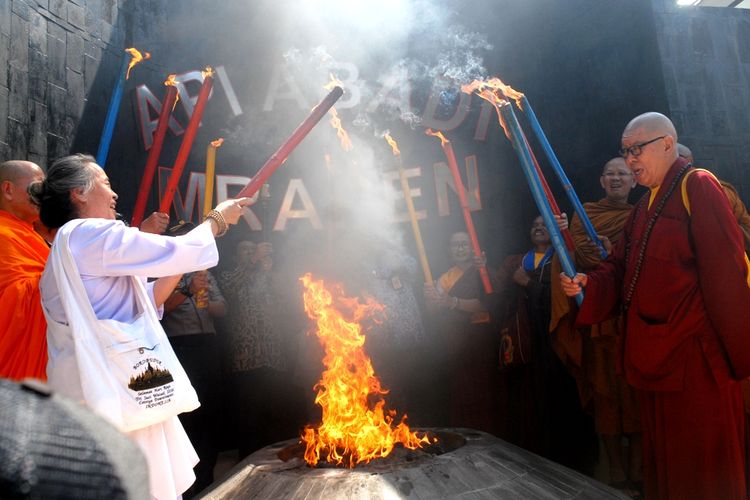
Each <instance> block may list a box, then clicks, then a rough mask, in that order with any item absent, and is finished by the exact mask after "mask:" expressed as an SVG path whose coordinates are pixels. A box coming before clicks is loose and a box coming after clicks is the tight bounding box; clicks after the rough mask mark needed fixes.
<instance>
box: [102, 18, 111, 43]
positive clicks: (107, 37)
mask: <svg viewBox="0 0 750 500" xmlns="http://www.w3.org/2000/svg"><path fill="white" fill-rule="evenodd" d="M100 28H101V32H102V41H103V42H104V43H108V44H112V43H114V40H113V39H112V35H113V34H114V28H113V27H112V25H111V24H109V23H108V22H107V21H102V22H101V24H100Z"/></svg>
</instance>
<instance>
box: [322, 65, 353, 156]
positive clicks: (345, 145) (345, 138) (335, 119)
mask: <svg viewBox="0 0 750 500" xmlns="http://www.w3.org/2000/svg"><path fill="white" fill-rule="evenodd" d="M329 76H330V78H331V81H330V82H328V83H326V84H325V85H323V88H324V89H326V90H328V91H331V90H333V88H334V87H341V88H344V84H343V83H341V81H340V80H339V79H338V78H336V76H335V75H334V74H333V73H329ZM329 113H331V121H330V122H329V123H330V124H331V126H332V127H333V128H334V129H336V136H337V137H338V138H339V141H341V149H343V150H344V151H351V150H352V148H353V147H354V146H353V145H352V141H351V139H350V138H349V134H347V133H346V130H344V127H343V125H341V119H340V118H339V114H338V112H337V111H336V109H335V108H333V107H332V108H331V109H330V110H329Z"/></svg>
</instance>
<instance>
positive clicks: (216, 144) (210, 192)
mask: <svg viewBox="0 0 750 500" xmlns="http://www.w3.org/2000/svg"><path fill="white" fill-rule="evenodd" d="M223 143H224V139H222V138H219V139H216V140H215V141H211V143H210V144H209V145H208V149H207V150H206V189H205V190H204V192H203V215H204V216H205V215H206V214H207V213H208V212H210V211H211V209H212V208H213V206H212V205H213V197H214V177H215V172H216V150H217V149H219V148H220V147H221V145H222V144H223Z"/></svg>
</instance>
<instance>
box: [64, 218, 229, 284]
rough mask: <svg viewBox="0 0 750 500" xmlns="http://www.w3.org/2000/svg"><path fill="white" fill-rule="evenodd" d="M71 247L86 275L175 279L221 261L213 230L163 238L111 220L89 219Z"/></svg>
mask: <svg viewBox="0 0 750 500" xmlns="http://www.w3.org/2000/svg"><path fill="white" fill-rule="evenodd" d="M70 248H71V251H72V252H73V255H75V256H76V263H77V265H78V271H79V272H80V273H81V274H82V275H84V276H150V277H154V278H158V277H162V276H172V275H175V274H181V273H186V272H190V271H198V270H201V269H208V268H210V267H213V266H215V265H216V264H217V263H218V262H219V251H218V250H217V248H216V240H215V239H214V236H213V233H212V232H211V227H210V226H209V225H208V224H201V225H199V226H198V227H196V228H195V229H193V230H192V231H190V232H189V233H187V234H185V235H182V236H176V237H171V236H161V235H158V234H151V233H144V232H142V231H139V230H138V229H136V228H132V227H126V226H125V225H124V224H123V223H122V222H119V221H114V220H108V219H87V220H86V221H85V222H83V223H81V224H80V225H79V226H77V227H76V228H75V229H73V231H72V232H71V234H70Z"/></svg>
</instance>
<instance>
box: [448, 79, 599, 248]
mask: <svg viewBox="0 0 750 500" xmlns="http://www.w3.org/2000/svg"><path fill="white" fill-rule="evenodd" d="M466 87H467V89H466V90H464V87H462V88H461V90H463V91H464V92H468V93H471V92H472V91H473V90H474V89H481V88H482V87H489V88H492V89H497V90H499V91H500V92H502V93H503V94H504V95H505V96H507V97H508V98H510V99H513V100H514V101H515V103H516V106H518V109H520V110H521V111H523V112H524V114H525V115H526V117H527V118H528V119H529V123H530V124H531V129H532V130H533V131H534V135H535V136H536V138H537V140H538V141H539V144H541V145H542V149H543V150H544V154H545V155H546V156H547V160H548V161H549V163H550V165H552V168H553V170H554V171H555V174H556V175H557V178H558V179H559V180H560V183H561V184H562V185H563V188H565V193H566V194H567V195H568V199H569V200H570V203H571V204H572V205H573V209H574V210H575V212H576V213H577V214H578V218H579V219H581V223H582V224H583V227H584V229H585V230H586V233H587V234H588V236H589V238H591V241H593V242H594V243H596V245H597V246H598V247H599V252H600V253H601V256H602V259H606V258H607V251H606V250H605V249H604V244H603V243H602V241H601V240H600V239H599V235H597V234H596V230H595V229H594V225H593V224H592V223H591V220H590V219H589V216H588V214H587V213H586V210H584V208H583V205H582V204H581V200H580V199H579V198H578V195H577V194H576V192H575V189H573V185H572V184H571V183H570V180H569V179H568V176H567V175H565V170H563V167H562V165H561V164H560V161H559V160H558V159H557V155H556V154H555V152H554V151H553V150H552V146H551V145H550V143H549V141H548V140H547V136H546V135H545V133H544V130H542V126H541V125H540V124H539V120H538V119H537V117H536V113H534V109H533V108H532V107H531V104H530V103H529V100H528V99H527V98H526V95H524V94H523V93H522V92H519V91H517V90H515V89H513V88H512V87H511V86H510V85H507V84H505V83H503V81H502V80H500V79H499V78H491V79H490V80H488V81H486V82H482V81H480V80H474V81H473V82H472V83H471V84H469V85H468V86H466ZM472 87H473V88H472ZM524 141H526V138H525V137H524ZM527 142H528V141H527ZM529 151H531V148H529ZM532 155H533V153H532ZM534 162H535V163H536V158H534ZM571 248H572V247H571Z"/></svg>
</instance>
